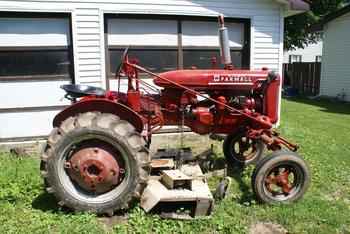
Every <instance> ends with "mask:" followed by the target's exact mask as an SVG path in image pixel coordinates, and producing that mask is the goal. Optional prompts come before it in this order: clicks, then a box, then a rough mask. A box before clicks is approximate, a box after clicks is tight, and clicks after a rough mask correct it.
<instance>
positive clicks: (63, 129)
mask: <svg viewBox="0 0 350 234" xmlns="http://www.w3.org/2000/svg"><path fill="white" fill-rule="evenodd" d="M145 146H146V143H145V141H144V139H143V138H142V137H141V135H140V134H139V133H138V132H136V131H135V128H134V127H133V126H132V125H131V124H130V123H129V122H127V121H125V120H120V118H119V117H117V116H115V115H112V114H105V113H99V112H88V113H83V114H79V115H78V116H75V117H70V118H68V119H66V120H65V121H63V123H62V124H61V126H60V127H59V128H55V129H54V130H53V131H52V133H51V134H50V136H49V138H48V141H47V146H46V148H45V151H44V153H43V155H42V157H41V174H42V176H43V177H44V179H45V185H46V190H47V191H48V192H49V193H53V194H54V195H55V197H56V198H57V200H58V204H59V205H61V206H65V207H68V208H70V209H73V210H75V211H89V212H93V213H97V214H108V215H112V214H113V213H114V211H117V210H122V209H127V208H129V206H130V204H131V202H132V201H133V200H134V199H136V198H139V197H140V196H141V193H142V191H143V189H144V187H145V186H146V183H147V180H148V176H149V169H150V157H149V153H148V149H147V148H146V147H145ZM95 153H96V155H94V154H95Z"/></svg>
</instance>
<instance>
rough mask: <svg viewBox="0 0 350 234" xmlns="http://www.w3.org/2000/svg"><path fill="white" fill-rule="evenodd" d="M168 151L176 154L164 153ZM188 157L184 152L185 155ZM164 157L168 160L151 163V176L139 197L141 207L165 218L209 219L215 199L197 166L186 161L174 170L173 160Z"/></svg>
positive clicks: (172, 150)
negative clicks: (204, 217) (207, 217)
mask: <svg viewBox="0 0 350 234" xmlns="http://www.w3.org/2000/svg"><path fill="white" fill-rule="evenodd" d="M180 151H181V150H180ZM163 152H164V151H163ZM169 152H172V153H173V154H175V155H178V151H177V150H174V149H170V150H167V153H169ZM189 154H190V153H189V152H187V156H188V155H189ZM167 156H170V157H169V158H161V159H159V158H157V159H153V160H152V163H151V167H152V168H151V170H152V172H153V173H154V175H153V176H151V177H150V179H149V180H148V182H147V186H146V188H145V190H144V192H143V194H142V196H141V207H142V208H143V209H144V210H145V211H146V212H153V211H154V212H156V213H159V214H160V215H161V216H162V217H164V218H172V219H193V218H195V217H203V216H209V215H210V214H211V211H212V208H213V204H214V198H213V195H212V193H211V191H210V189H209V186H208V184H207V181H206V178H205V176H204V174H203V172H202V170H201V168H200V167H199V165H198V164H197V163H196V162H189V163H187V164H183V165H180V166H178V167H176V166H175V165H176V164H177V163H176V162H174V157H172V155H171V154H168V155H167ZM180 160H181V159H180Z"/></svg>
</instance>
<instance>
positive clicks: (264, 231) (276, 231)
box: [249, 222, 288, 234]
mask: <svg viewBox="0 0 350 234" xmlns="http://www.w3.org/2000/svg"><path fill="white" fill-rule="evenodd" d="M249 233H250V234H287V233H288V231H287V230H286V229H285V228H284V227H282V226H281V225H279V224H274V223H262V222H260V223H256V224H253V225H252V226H251V227H250V229H249Z"/></svg>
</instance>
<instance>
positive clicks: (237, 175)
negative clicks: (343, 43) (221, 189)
mask: <svg viewBox="0 0 350 234" xmlns="http://www.w3.org/2000/svg"><path fill="white" fill-rule="evenodd" d="M245 169H246V168H244V167H228V168H227V175H228V176H230V177H232V178H233V179H234V180H235V181H236V182H237V183H238V186H239V190H240V191H241V192H242V195H241V196H240V198H239V199H238V202H239V203H240V204H245V203H247V202H248V203H250V202H251V201H252V200H255V195H254V193H253V191H252V189H251V185H250V184H247V183H246V181H244V179H243V177H244V171H245Z"/></svg>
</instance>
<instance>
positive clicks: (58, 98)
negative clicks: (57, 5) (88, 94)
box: [0, 13, 73, 141]
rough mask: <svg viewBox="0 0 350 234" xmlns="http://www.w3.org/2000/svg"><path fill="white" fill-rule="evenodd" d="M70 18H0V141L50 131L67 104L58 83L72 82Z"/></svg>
mask: <svg viewBox="0 0 350 234" xmlns="http://www.w3.org/2000/svg"><path fill="white" fill-rule="evenodd" d="M69 22H70V20H69V16H68V15H63V14H53V15H50V14H47V15H40V14H39V15H38V14H36V13H35V14H34V13H33V14H27V13H26V14H18V13H8V14H2V15H1V17H0V100H1V102H0V141H8V140H13V139H17V138H27V137H37V136H45V135H48V133H49V132H50V130H51V129H52V119H53V117H54V115H55V114H56V113H57V112H58V111H59V110H60V109H62V108H63V107H64V106H65V105H67V104H69V103H68V102H67V101H65V100H62V97H63V96H64V92H63V91H62V90H61V89H60V88H59V87H60V85H63V84H67V83H71V82H72V78H73V76H72V64H73V63H72V59H71V58H72V51H71V36H70V23H69Z"/></svg>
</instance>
